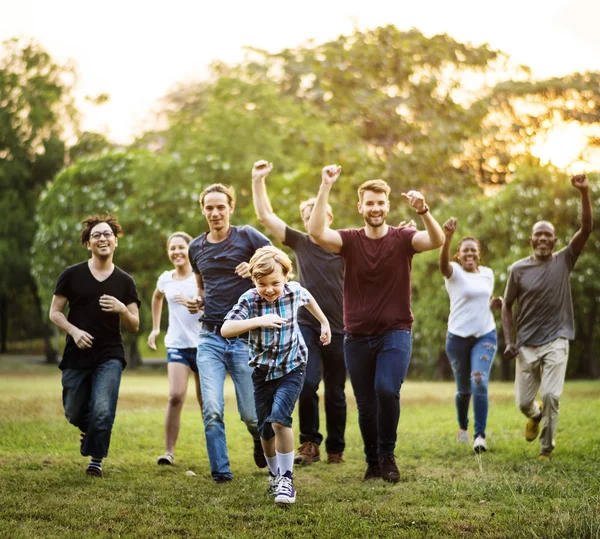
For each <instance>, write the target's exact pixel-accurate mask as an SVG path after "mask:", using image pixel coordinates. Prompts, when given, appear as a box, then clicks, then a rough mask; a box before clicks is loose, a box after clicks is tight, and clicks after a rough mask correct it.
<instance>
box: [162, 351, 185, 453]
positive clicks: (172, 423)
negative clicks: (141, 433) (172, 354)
mask: <svg viewBox="0 0 600 539" xmlns="http://www.w3.org/2000/svg"><path fill="white" fill-rule="evenodd" d="M167 353H168V352H167ZM167 373H168V377H169V399H168V401H167V413H166V416H165V452H166V454H167V455H171V456H174V455H175V444H176V443H177V438H178V436H179V428H180V424H181V410H182V408H183V403H184V402H185V397H186V394H187V386H188V379H189V376H190V368H189V367H187V366H186V365H184V364H183V363H177V362H171V363H167ZM167 460H168V459H167ZM160 463H161V462H160V461H159V464H160Z"/></svg>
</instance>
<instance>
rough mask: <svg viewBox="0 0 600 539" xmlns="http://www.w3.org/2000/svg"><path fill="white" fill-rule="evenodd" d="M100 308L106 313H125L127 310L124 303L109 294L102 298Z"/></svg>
mask: <svg viewBox="0 0 600 539" xmlns="http://www.w3.org/2000/svg"><path fill="white" fill-rule="evenodd" d="M100 307H101V309H102V310H103V311H104V312H105V313H123V312H125V311H126V310H127V307H125V304H124V303H121V302H120V301H119V300H118V299H117V298H115V297H113V296H109V295H108V294H104V295H102V296H100Z"/></svg>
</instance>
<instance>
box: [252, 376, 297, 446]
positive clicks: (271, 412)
mask: <svg viewBox="0 0 600 539" xmlns="http://www.w3.org/2000/svg"><path fill="white" fill-rule="evenodd" d="M265 376H266V372H265V371H263V370H262V369H261V368H260V367H256V368H255V369H254V371H253V372H252V384H253V385H254V403H255V406H256V417H257V420H258V432H259V433H260V437H261V438H262V439H263V440H270V439H271V438H273V436H275V432H274V431H273V427H272V423H279V424H280V425H283V426H285V427H291V426H292V413H293V412H294V408H295V406H296V402H297V401H298V397H300V392H301V391H302V387H303V386H304V379H305V378H306V367H305V366H304V365H301V366H300V367H296V368H295V369H294V370H293V371H291V372H289V373H287V374H286V375H284V376H282V377H281V378H275V380H265Z"/></svg>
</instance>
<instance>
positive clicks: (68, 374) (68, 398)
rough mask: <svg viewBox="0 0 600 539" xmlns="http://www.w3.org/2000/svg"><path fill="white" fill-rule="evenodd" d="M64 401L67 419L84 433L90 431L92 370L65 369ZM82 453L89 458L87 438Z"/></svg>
mask: <svg viewBox="0 0 600 539" xmlns="http://www.w3.org/2000/svg"><path fill="white" fill-rule="evenodd" d="M62 388H63V389H62V400H63V408H64V411H65V417H66V418H67V421H68V422H69V423H71V425H75V426H76V427H77V428H79V430H80V431H81V432H82V433H84V434H85V433H86V432H87V430H88V419H89V410H90V398H91V394H92V369H65V370H64V371H63V372H62ZM81 453H82V455H84V456H87V455H88V453H87V452H86V449H85V438H83V440H82V443H81Z"/></svg>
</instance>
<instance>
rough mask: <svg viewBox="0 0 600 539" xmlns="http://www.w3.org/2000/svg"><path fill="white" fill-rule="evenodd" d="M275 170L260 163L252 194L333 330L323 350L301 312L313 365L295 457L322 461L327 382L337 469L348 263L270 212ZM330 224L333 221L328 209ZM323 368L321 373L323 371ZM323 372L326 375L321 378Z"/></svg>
mask: <svg viewBox="0 0 600 539" xmlns="http://www.w3.org/2000/svg"><path fill="white" fill-rule="evenodd" d="M272 168H273V165H272V164H271V163H267V162H266V161H257V162H256V163H255V164H254V169H253V170H252V194H253V198H254V208H255V210H256V215H257V217H258V220H259V221H260V222H261V223H262V224H263V225H265V226H266V227H267V228H268V229H269V231H270V232H271V233H272V234H273V235H274V236H275V237H276V238H277V239H278V240H280V241H281V242H283V244H284V245H287V246H288V247H290V248H291V249H292V250H293V251H294V253H295V254H296V261H297V263H298V280H299V281H300V284H301V285H302V286H303V287H304V288H306V289H307V290H309V291H310V293H311V294H312V295H313V296H314V297H315V299H316V300H317V301H318V303H319V305H320V306H321V308H322V309H323V312H324V313H325V316H326V317H327V319H328V320H329V324H330V326H331V344H330V345H329V346H323V345H322V344H321V342H320V339H319V336H320V333H321V325H320V324H319V322H318V321H317V319H316V318H315V317H314V316H312V314H310V313H309V312H308V311H307V310H306V309H300V311H299V312H298V323H299V324H300V331H301V332H302V336H303V338H304V341H305V342H306V346H307V348H308V363H307V366H306V379H305V381H304V388H303V389H302V393H301V394H300V399H299V401H298V410H299V419H300V444H301V445H300V448H299V449H298V451H297V453H296V457H295V459H294V462H295V463H296V464H311V463H312V462H315V461H318V460H320V458H321V457H320V450H319V446H320V445H321V442H322V441H323V435H322V434H321V433H320V432H319V397H318V395H317V390H318V388H319V383H320V382H321V379H323V381H324V384H325V418H326V422H327V438H326V440H325V448H326V450H327V462H328V463H329V464H338V463H340V462H342V461H343V459H342V454H343V453H344V448H345V441H344V433H345V429H346V394H345V385H346V367H345V365H344V322H343V314H342V311H343V307H342V303H343V282H344V261H343V259H342V258H341V257H340V256H338V255H335V254H333V253H331V252H330V251H328V250H326V249H323V247H321V246H320V245H318V244H317V243H315V242H314V240H313V239H312V238H311V237H310V236H309V235H308V234H306V233H304V232H301V231H300V230H295V229H293V228H290V227H289V226H287V224H286V223H285V222H284V221H283V220H282V219H280V218H279V217H278V216H277V215H276V214H275V213H274V212H273V208H272V207H271V203H270V201H269V198H268V195H267V189H266V186H265V178H266V177H267V175H268V174H269V172H271V169H272ZM314 200H315V199H311V200H306V201H304V202H302V203H301V204H300V216H301V217H302V221H303V222H304V227H305V228H306V225H307V223H308V220H309V219H310V214H311V212H312V208H313V206H314ZM328 219H329V224H331V222H332V221H333V214H332V212H331V208H330V207H329V208H328ZM321 365H322V371H321ZM321 372H322V375H321Z"/></svg>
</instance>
